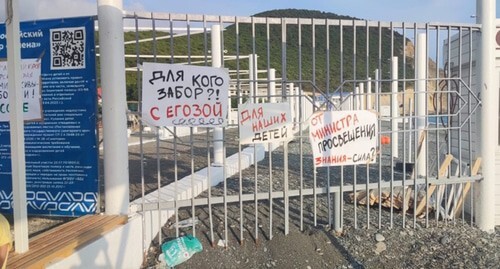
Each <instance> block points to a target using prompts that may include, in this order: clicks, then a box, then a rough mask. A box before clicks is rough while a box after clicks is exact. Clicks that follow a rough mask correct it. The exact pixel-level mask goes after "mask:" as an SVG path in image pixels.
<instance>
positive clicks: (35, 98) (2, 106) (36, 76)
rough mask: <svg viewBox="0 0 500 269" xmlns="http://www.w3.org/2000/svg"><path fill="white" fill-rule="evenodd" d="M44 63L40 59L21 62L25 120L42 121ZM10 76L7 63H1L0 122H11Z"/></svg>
mask: <svg viewBox="0 0 500 269" xmlns="http://www.w3.org/2000/svg"><path fill="white" fill-rule="evenodd" d="M41 66H42V63H41V62H40V61H39V60H38V59H23V60H22V61H21V75H22V77H21V91H22V95H23V117H24V120H27V121H29V120H40V119H42V106H41V97H40V89H41V84H40V74H41ZM8 80H9V76H8V74H7V62H6V61H2V62H0V122H5V121H9V118H10V116H9V115H10V105H9V85H8V84H9V83H8Z"/></svg>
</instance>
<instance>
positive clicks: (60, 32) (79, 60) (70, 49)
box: [50, 27, 85, 69]
mask: <svg viewBox="0 0 500 269" xmlns="http://www.w3.org/2000/svg"><path fill="white" fill-rule="evenodd" d="M50 48H51V53H50V60H51V64H50V66H51V69H81V68H85V28H84V27H74V28H57V29H51V30H50Z"/></svg>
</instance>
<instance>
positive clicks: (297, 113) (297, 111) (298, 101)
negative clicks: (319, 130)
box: [295, 87, 301, 122]
mask: <svg viewBox="0 0 500 269" xmlns="http://www.w3.org/2000/svg"><path fill="white" fill-rule="evenodd" d="M300 94H301V92H300V88H299V87H295V95H296V96H295V121H297V122H300V121H301V119H300V118H299V114H300V113H299V110H300V97H299V96H300Z"/></svg>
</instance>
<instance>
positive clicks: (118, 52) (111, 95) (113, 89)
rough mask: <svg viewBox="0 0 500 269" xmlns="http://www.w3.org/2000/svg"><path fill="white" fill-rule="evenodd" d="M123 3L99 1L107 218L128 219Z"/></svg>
mask: <svg viewBox="0 0 500 269" xmlns="http://www.w3.org/2000/svg"><path fill="white" fill-rule="evenodd" d="M122 7H123V3H122V1H120V0H98V1H97V15H98V23H99V52H100V54H101V56H100V63H101V86H102V122H103V136H104V142H103V143H104V188H105V203H106V214H109V215H117V214H121V215H127V214H128V208H129V176H128V174H129V173H128V172H129V171H128V169H129V167H128V138H127V117H126V115H127V111H126V109H127V96H126V87H125V59H124V55H125V53H124V47H123V40H124V39H123V10H122Z"/></svg>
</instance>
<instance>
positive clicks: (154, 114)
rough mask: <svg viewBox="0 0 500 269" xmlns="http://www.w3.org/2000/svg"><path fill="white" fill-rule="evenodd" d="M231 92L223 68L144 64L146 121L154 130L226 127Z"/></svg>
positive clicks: (144, 112)
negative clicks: (188, 127) (170, 127)
mask: <svg viewBox="0 0 500 269" xmlns="http://www.w3.org/2000/svg"><path fill="white" fill-rule="evenodd" d="M228 92H229V75H228V73H227V71H226V70H224V69H222V68H215V67H204V66H193V65H177V64H161V63H144V64H143V70H142V96H143V101H142V119H143V120H144V121H146V122H147V123H148V124H150V125H152V126H190V127H197V126H198V127H222V126H226V125H227V114H228V103H227V102H228Z"/></svg>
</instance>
